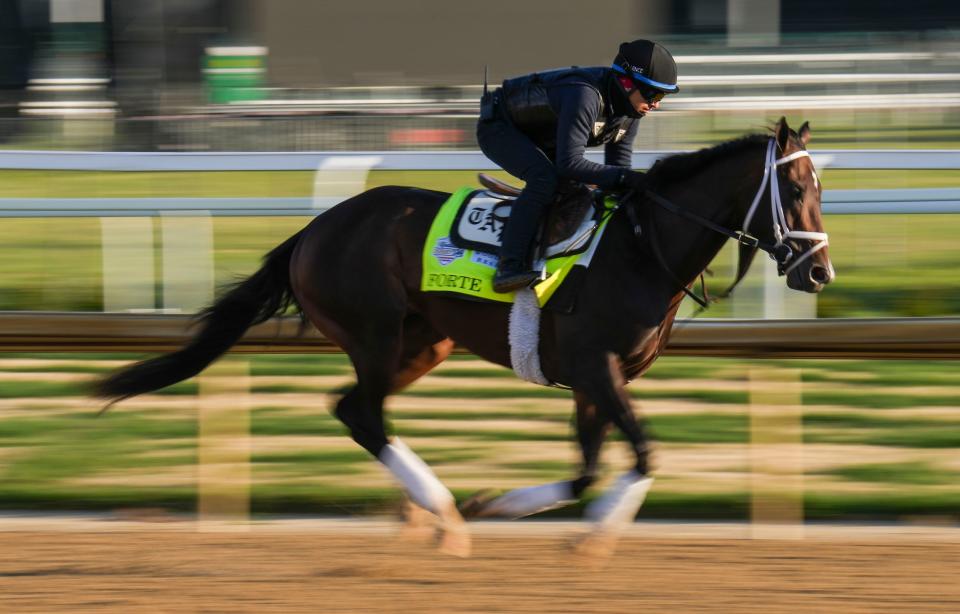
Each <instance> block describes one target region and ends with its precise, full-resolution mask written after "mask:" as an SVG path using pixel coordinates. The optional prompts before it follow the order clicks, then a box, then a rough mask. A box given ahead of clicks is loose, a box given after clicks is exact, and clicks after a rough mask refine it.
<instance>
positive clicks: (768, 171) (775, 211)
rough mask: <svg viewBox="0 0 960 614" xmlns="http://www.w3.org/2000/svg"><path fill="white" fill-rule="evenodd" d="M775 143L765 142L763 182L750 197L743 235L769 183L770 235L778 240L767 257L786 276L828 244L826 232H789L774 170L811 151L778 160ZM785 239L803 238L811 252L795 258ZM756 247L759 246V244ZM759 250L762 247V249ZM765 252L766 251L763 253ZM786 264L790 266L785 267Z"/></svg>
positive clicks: (803, 156) (807, 156)
mask: <svg viewBox="0 0 960 614" xmlns="http://www.w3.org/2000/svg"><path fill="white" fill-rule="evenodd" d="M776 145H777V143H776V140H775V139H770V141H769V142H768V143H767V155H766V160H765V162H764V166H763V179H762V180H760V188H759V189H757V194H756V196H754V197H753V203H751V205H750V210H749V211H747V217H745V218H744V220H743V231H742V232H743V234H744V235H746V234H747V231H749V230H750V222H752V221H753V214H754V213H756V212H757V206H758V205H759V204H760V199H761V198H762V197H763V189H764V188H765V187H766V186H767V183H768V182H769V184H770V216H771V218H772V219H773V236H774V238H775V239H776V240H777V242H776V243H775V244H774V251H773V252H770V255H771V256H773V257H774V259H775V260H776V261H777V273H779V274H780V275H786V274H788V273H790V271H792V270H793V269H795V268H797V265H799V264H800V263H801V262H803V261H804V260H806V259H807V258H809V257H810V256H812V255H814V254H815V253H817V252H818V251H820V250H821V249H823V248H825V247H827V245H829V241H828V239H827V233H825V232H814V231H809V230H790V226H788V225H787V215H786V213H785V212H784V209H783V202H782V201H781V200H780V184H779V179H778V178H777V167H778V166H780V165H781V164H786V163H788V162H792V161H793V160H796V159H798V158H809V157H810V152H808V151H807V150H806V149H801V150H800V151H795V152H793V153H792V154H790V155H788V156H784V157H782V158H778V157H777V152H776ZM786 239H804V240H808V241H813V242H814V244H813V245H812V246H810V249H808V250H806V251H804V252H803V253H802V254H800V257H799V258H796V259H794V257H793V250H792V249H791V248H790V246H789V245H787V243H786ZM758 247H759V245H758ZM761 249H762V248H761ZM764 251H768V250H764ZM787 265H789V266H787Z"/></svg>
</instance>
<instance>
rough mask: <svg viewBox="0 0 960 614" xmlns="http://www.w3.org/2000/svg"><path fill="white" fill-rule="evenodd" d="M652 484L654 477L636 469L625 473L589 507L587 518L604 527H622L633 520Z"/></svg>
mask: <svg viewBox="0 0 960 614" xmlns="http://www.w3.org/2000/svg"><path fill="white" fill-rule="evenodd" d="M651 484H653V478H648V477H646V476H643V475H640V474H639V473H637V472H636V471H634V470H631V471H629V472H628V473H625V474H623V475H622V476H620V477H619V478H617V481H616V482H614V483H613V485H612V486H610V488H609V489H608V490H607V492H605V493H603V495H601V496H600V498H599V499H597V500H596V501H594V502H593V503H591V504H590V505H589V506H588V507H587V509H586V516H587V518H588V519H590V520H592V521H594V522H596V523H597V524H598V525H599V527H600V528H602V529H617V528H622V527H623V526H625V525H626V524H628V523H630V522H633V519H634V517H636V515H637V512H638V511H639V510H640V506H641V505H643V500H644V498H646V496H647V491H649V490H650V486H651Z"/></svg>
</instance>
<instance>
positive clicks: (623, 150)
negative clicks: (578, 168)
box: [603, 120, 640, 168]
mask: <svg viewBox="0 0 960 614" xmlns="http://www.w3.org/2000/svg"><path fill="white" fill-rule="evenodd" d="M639 124H640V122H638V121H636V120H634V121H632V122H630V127H629V128H627V132H626V134H624V135H623V136H622V137H621V138H620V140H619V141H615V142H610V143H607V144H606V146H604V148H603V161H604V162H606V163H607V164H610V165H612V166H622V167H624V168H630V167H631V166H632V165H633V141H634V139H636V137H637V126H638V125H639Z"/></svg>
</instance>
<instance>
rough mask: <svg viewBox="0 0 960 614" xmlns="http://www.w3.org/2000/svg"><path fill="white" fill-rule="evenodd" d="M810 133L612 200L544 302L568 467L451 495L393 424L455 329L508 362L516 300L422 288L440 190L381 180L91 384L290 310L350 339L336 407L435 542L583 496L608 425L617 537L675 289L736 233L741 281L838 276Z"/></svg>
mask: <svg viewBox="0 0 960 614" xmlns="http://www.w3.org/2000/svg"><path fill="white" fill-rule="evenodd" d="M810 133H811V131H810V127H809V124H807V123H804V124H803V126H802V127H801V128H800V130H799V131H794V130H792V129H791V128H790V127H789V126H788V125H787V122H786V119H785V118H781V119H780V121H779V122H777V123H776V125H775V126H774V127H773V128H772V129H771V131H770V134H751V135H747V136H744V137H742V138H739V139H736V140H732V141H729V142H725V143H721V144H719V145H716V146H714V147H710V148H706V149H702V150H700V151H697V152H693V153H686V154H679V155H675V156H671V157H668V158H665V159H663V160H661V161H659V162H658V163H657V164H656V165H654V167H653V168H652V169H651V170H650V172H649V173H648V178H649V181H648V188H647V190H646V191H645V192H644V193H628V194H626V195H624V196H623V198H622V199H621V201H620V206H619V207H618V208H617V209H616V210H615V211H614V213H613V214H612V215H611V217H610V220H609V223H608V226H607V230H606V232H605V234H604V235H603V237H602V239H601V241H600V244H599V245H598V247H597V249H596V252H595V253H594V256H593V260H592V262H591V264H590V266H589V268H588V269H587V272H586V274H585V276H584V277H583V279H582V285H581V286H580V287H579V289H578V292H579V294H578V295H577V303H576V308H575V309H574V310H573V311H572V312H570V313H561V312H552V311H547V310H545V311H544V312H543V313H542V314H541V320H540V340H539V357H540V367H541V369H542V372H543V374H544V376H545V377H546V378H547V379H548V380H549V381H550V382H553V383H555V384H557V385H562V386H565V387H568V388H570V389H571V390H572V396H573V399H574V404H575V425H576V427H575V429H576V440H577V442H578V444H579V447H580V451H581V455H582V462H581V464H580V466H579V468H578V469H577V471H576V472H575V474H574V476H573V477H572V479H570V480H567V481H562V482H556V483H551V484H543V485H536V486H531V487H526V488H519V489H516V490H512V491H508V492H507V493H505V494H503V495H502V496H500V497H495V498H494V497H487V498H484V497H477V498H471V500H470V504H469V505H466V506H461V508H458V507H457V505H456V502H455V500H454V497H453V496H452V494H451V493H450V491H449V490H448V489H447V488H446V486H444V485H443V483H442V482H441V481H440V480H439V479H438V478H437V476H436V475H435V474H434V473H433V471H432V470H431V469H430V468H429V467H428V466H427V464H426V463H424V462H423V461H422V460H421V459H420V458H419V457H418V456H417V455H416V453H415V452H413V451H412V450H411V449H410V448H409V447H407V446H406V445H405V444H404V443H403V441H401V440H400V438H399V437H396V436H395V437H392V438H391V437H388V434H387V431H386V428H385V426H384V415H383V407H384V400H385V398H386V397H387V396H388V395H390V394H392V393H396V392H398V391H400V390H402V389H403V388H405V387H406V386H409V385H410V384H411V383H413V382H414V381H416V380H417V379H418V378H420V377H422V376H423V375H424V374H426V373H427V372H429V371H430V370H431V369H433V368H434V367H435V366H437V365H438V364H439V363H440V362H442V361H443V360H444V359H445V358H447V356H448V355H449V354H450V353H451V351H452V350H453V348H454V344H457V345H459V346H462V347H464V348H466V349H468V350H469V351H470V352H472V353H473V354H475V355H477V356H479V357H481V358H483V359H486V360H488V361H490V362H493V363H496V364H499V365H503V366H506V367H511V366H514V365H511V353H510V343H509V339H508V334H507V331H508V320H509V317H510V315H509V314H510V306H509V304H506V303H500V302H482V301H469V300H462V299H458V298H453V297H449V296H444V295H442V294H436V293H427V292H423V291H421V289H420V288H421V285H420V284H421V274H422V267H423V264H422V259H421V254H422V252H423V248H424V241H425V239H426V236H427V233H428V230H429V228H430V225H431V222H432V220H433V219H434V216H435V215H436V214H437V212H438V210H439V208H440V206H441V205H442V204H443V203H444V201H445V200H446V199H447V197H448V196H449V194H446V193H442V192H437V191H431V190H425V189H419V188H414V187H398V186H387V187H378V188H374V189H370V190H368V191H366V192H363V193H361V194H359V195H357V196H354V197H352V198H350V199H348V200H346V201H344V202H342V203H340V204H338V205H337V206H335V207H333V208H331V209H330V210H328V211H326V212H324V213H322V214H321V215H319V216H317V217H315V218H314V219H313V220H312V221H311V222H310V223H309V224H308V225H307V226H306V227H305V228H303V229H302V230H301V231H299V232H298V233H296V234H295V235H293V236H292V237H290V238H288V239H287V240H286V241H284V242H283V243H281V244H280V245H278V246H277V247H276V248H274V249H273V250H272V251H270V252H269V253H268V254H267V255H266V256H265V257H264V259H263V265H262V267H261V268H260V269H259V270H258V271H257V272H255V273H253V274H252V275H251V276H250V277H248V278H247V279H245V280H244V281H242V282H240V283H239V284H236V285H234V286H233V287H232V288H231V289H230V290H229V291H227V292H226V293H225V294H223V295H222V297H220V298H219V299H217V300H216V301H215V302H214V303H213V304H212V305H211V306H209V307H208V308H206V309H205V310H204V311H202V312H201V314H200V316H199V317H200V325H199V329H198V332H197V333H196V334H195V336H194V337H193V338H192V340H191V341H190V342H189V343H188V344H187V345H185V346H184V347H183V348H181V349H180V350H177V351H175V352H172V353H169V354H166V355H161V356H158V357H155V358H151V359H148V360H145V361H143V362H140V363H137V364H134V365H132V366H127V367H125V368H122V369H121V370H119V371H117V372H114V373H112V374H109V375H107V376H105V377H104V378H103V379H101V380H100V381H99V382H97V384H96V386H95V389H94V394H95V395H96V396H98V397H100V398H102V399H106V400H107V401H109V403H108V404H107V406H106V407H110V406H111V405H112V404H113V403H116V402H118V401H121V400H123V399H127V398H130V397H133V396H135V395H139V394H143V393H146V392H151V391H154V390H158V389H160V388H163V387H165V386H169V385H171V384H174V383H176V382H179V381H182V380H184V379H187V378H189V377H192V376H194V375H196V374H197V373H199V372H200V371H202V370H203V369H204V368H205V367H206V366H207V365H209V364H210V363H211V362H213V361H214V360H216V359H217V358H218V357H219V356H221V355H222V354H224V353H225V352H226V351H227V350H228V349H229V348H230V347H231V346H232V345H233V344H234V343H236V342H237V340H238V339H239V338H240V337H241V336H242V335H243V334H244V331H246V329H247V328H249V327H250V326H252V325H254V324H258V323H260V322H263V321H265V320H267V319H269V318H270V317H272V316H273V315H275V314H277V313H282V312H284V311H285V310H287V309H288V308H291V307H295V308H296V309H298V310H299V311H300V314H301V316H302V317H304V318H305V319H306V320H309V322H310V323H312V324H313V325H314V326H316V328H317V329H318V330H319V331H320V332H321V333H323V334H324V335H325V336H326V337H327V338H329V339H330V340H332V341H333V342H334V343H336V344H337V345H338V346H339V347H340V348H342V349H343V351H344V352H345V353H346V354H347V356H348V357H349V359H350V361H351V362H352V365H353V367H354V370H355V372H356V383H355V384H354V385H353V386H352V387H350V388H349V389H348V390H347V391H346V392H345V394H343V396H342V397H341V398H340V399H339V400H338V401H337V403H336V406H335V408H334V410H333V413H334V415H335V416H336V417H337V418H338V419H339V420H340V421H342V422H343V424H344V425H346V427H347V428H348V429H349V432H350V436H351V437H352V439H353V440H354V441H355V442H356V443H357V444H359V445H360V446H362V447H363V448H364V449H365V450H366V451H368V452H369V453H370V454H371V455H372V456H373V457H374V458H375V459H377V460H379V461H380V462H381V463H382V464H383V465H384V466H385V467H386V468H387V469H388V470H389V471H390V472H391V473H392V474H393V476H394V477H395V478H396V479H397V481H398V482H399V483H400V484H401V485H402V486H403V488H404V490H405V492H406V495H407V497H408V498H409V501H410V502H412V504H414V505H415V506H417V507H418V508H422V510H425V512H423V513H427V512H429V513H430V514H432V516H431V517H432V518H433V519H434V520H435V522H437V524H438V527H439V528H438V535H439V544H440V548H441V550H442V551H444V552H448V553H451V554H455V555H459V556H467V555H468V554H469V550H470V538H469V532H468V531H467V529H466V524H465V520H464V516H467V517H468V518H471V517H510V518H519V517H523V516H528V515H531V514H534V513H537V512H540V511H544V510H547V509H551V508H555V507H558V506H561V505H566V504H571V503H574V502H576V501H577V500H579V499H581V498H582V497H583V496H584V493H585V492H586V490H587V489H588V487H589V486H590V485H591V484H592V483H594V482H595V480H596V478H597V473H598V459H599V453H600V448H601V446H602V444H603V442H604V439H605V438H606V435H607V434H608V432H609V431H610V430H611V428H612V426H615V427H616V428H617V429H619V430H620V432H622V434H623V435H624V437H625V438H626V441H627V443H628V445H629V446H630V448H631V449H632V451H633V457H634V458H635V463H634V466H633V468H632V469H631V470H630V471H628V472H627V473H625V474H624V475H622V476H620V477H619V478H618V479H617V480H615V482H614V483H613V485H612V486H610V487H609V488H608V489H607V490H606V491H605V492H604V493H602V494H601V495H600V496H599V497H597V498H596V499H595V500H594V501H592V502H591V503H590V504H589V505H588V506H587V508H586V511H585V514H586V516H587V518H588V519H589V520H590V521H591V523H592V525H591V526H592V527H593V529H592V532H591V533H590V534H589V535H588V537H590V536H592V537H593V538H594V539H595V543H597V544H600V543H610V540H614V539H615V536H616V535H617V533H618V532H619V530H620V529H622V527H623V526H625V524H626V523H628V522H632V520H633V518H634V517H635V516H636V514H637V512H638V510H639V508H640V506H641V504H642V502H643V499H644V497H645V495H646V493H647V491H648V490H649V488H650V486H651V484H652V476H651V471H650V448H649V438H648V434H647V432H646V430H645V426H644V422H643V420H642V419H641V418H640V417H638V416H637V415H635V414H634V412H633V410H632V408H631V404H630V398H629V396H628V394H627V392H626V390H625V384H626V383H627V382H629V381H630V380H632V379H634V378H636V377H639V376H641V375H642V374H643V373H644V372H645V371H646V370H647V369H649V368H650V366H651V365H652V364H653V362H654V361H655V360H656V358H657V357H658V356H659V355H660V354H661V352H662V351H663V349H664V347H665V345H666V343H667V340H668V338H669V335H670V330H671V327H672V325H673V322H674V318H675V317H676V315H677V309H678V307H679V305H680V302H681V299H682V298H683V297H684V294H685V293H691V290H690V288H691V287H692V286H693V283H694V282H695V280H696V279H697V278H698V276H700V275H701V274H702V272H703V271H704V269H705V268H706V267H707V266H708V264H709V263H710V262H711V260H712V259H713V258H714V256H715V255H716V254H717V253H718V252H719V250H720V249H721V247H722V246H723V245H724V243H725V242H726V241H727V240H728V238H730V237H732V238H734V239H735V240H737V241H738V243H739V244H740V266H739V269H740V271H739V273H738V279H739V277H742V275H743V273H744V272H745V271H746V268H747V267H749V264H750V262H751V261H752V259H753V255H754V254H756V252H757V251H758V250H764V251H766V252H768V253H769V254H770V255H771V257H773V258H775V259H776V260H777V263H778V268H779V270H780V273H781V274H782V275H784V276H785V277H786V283H787V286H788V287H789V288H791V289H795V290H801V291H805V292H811V293H813V292H819V291H820V290H822V289H823V287H824V286H825V285H826V284H828V283H829V282H830V281H831V280H833V278H834V275H835V274H834V269H833V266H832V264H831V263H830V259H829V255H828V250H827V235H826V233H824V232H823V226H822V221H821V213H820V200H821V193H822V185H821V184H820V181H819V178H818V176H817V174H816V170H815V168H814V165H813V162H812V160H811V158H810V157H809V155H808V154H807V151H806V145H807V143H808V141H809V139H810ZM758 186H759V187H758ZM767 188H769V190H768V189H767ZM761 204H763V206H761ZM735 228H739V230H732V229H735ZM104 409H106V408H104Z"/></svg>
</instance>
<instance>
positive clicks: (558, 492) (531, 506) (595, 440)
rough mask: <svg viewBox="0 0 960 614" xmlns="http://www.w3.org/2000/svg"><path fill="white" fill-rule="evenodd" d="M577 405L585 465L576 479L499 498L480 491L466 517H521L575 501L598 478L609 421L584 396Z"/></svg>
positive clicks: (468, 506)
mask: <svg viewBox="0 0 960 614" xmlns="http://www.w3.org/2000/svg"><path fill="white" fill-rule="evenodd" d="M574 400H575V401H576V406H577V409H576V411H577V416H576V419H577V441H578V443H579V444H580V450H581V452H582V454H583V466H582V468H581V470H580V473H579V475H578V476H577V477H576V478H574V479H573V480H565V481H562V482H551V483H550V484H540V485H538V486H527V487H524V488H517V489H515V490H511V491H509V492H507V493H505V494H503V495H501V496H499V497H497V496H494V495H493V494H492V493H491V492H490V491H481V492H479V493H477V494H476V495H474V496H472V497H470V499H468V500H467V501H466V502H464V504H463V505H461V507H460V511H461V512H462V513H463V515H464V516H465V517H467V518H493V517H500V518H522V517H524V516H530V515H532V514H537V513H539V512H545V511H547V510H552V509H556V508H558V507H563V506H564V505H569V504H571V503H574V502H576V500H577V499H579V498H580V496H581V495H582V494H583V491H585V490H586V489H587V487H588V486H590V484H592V483H593V481H594V480H595V479H596V473H597V462H598V460H599V457H600V447H601V445H603V440H604V438H605V437H606V434H607V431H608V429H609V425H610V420H608V419H607V417H606V416H605V415H602V414H600V413H599V412H598V411H597V409H596V407H595V406H594V405H593V404H592V403H591V402H590V401H589V400H587V399H586V397H584V396H583V395H581V394H576V393H574Z"/></svg>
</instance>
